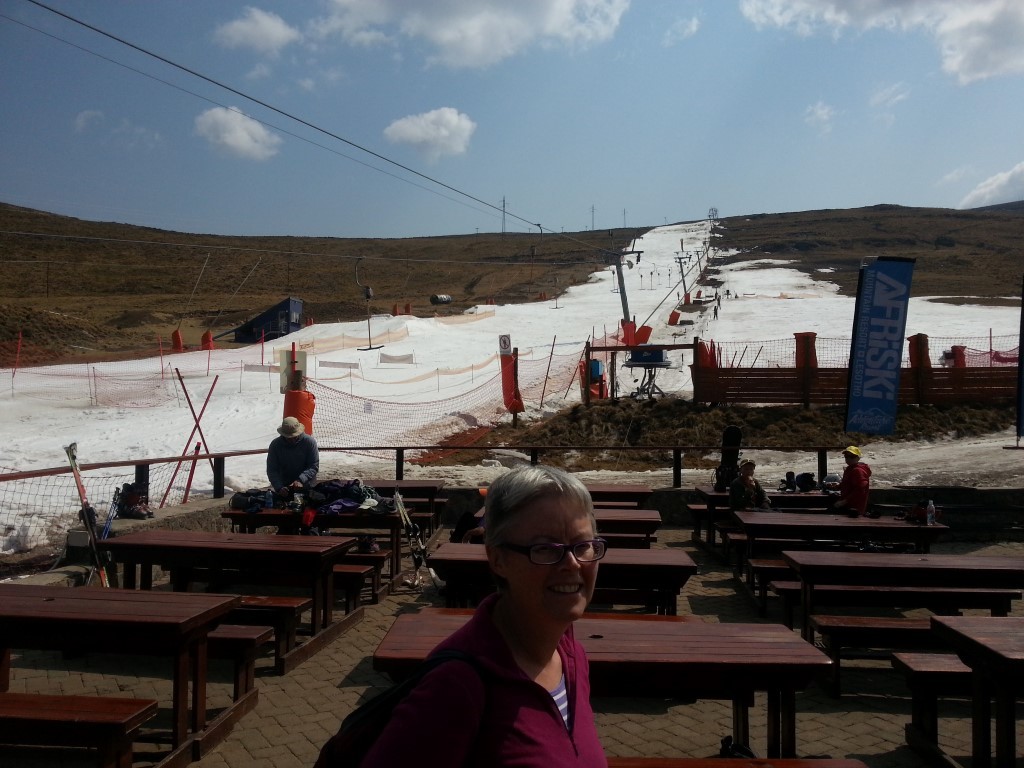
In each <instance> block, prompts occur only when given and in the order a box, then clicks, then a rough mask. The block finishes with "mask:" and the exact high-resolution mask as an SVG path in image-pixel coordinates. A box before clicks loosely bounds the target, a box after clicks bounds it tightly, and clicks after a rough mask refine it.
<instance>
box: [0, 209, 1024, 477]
mask: <svg viewBox="0 0 1024 768" xmlns="http://www.w3.org/2000/svg"><path fill="white" fill-rule="evenodd" d="M643 231H644V230H633V229H628V230H627V229H618V230H611V231H607V230H601V231H596V232H576V233H567V234H566V235H565V236H558V235H550V234H548V235H544V236H541V235H523V234H514V235H513V234H510V235H501V234H493V233H490V234H479V235H461V236H450V237H432V238H406V239H338V238H298V237H224V236H214V235H192V234H182V233H176V232H167V231H163V230H156V229H147V228H143V227H133V226H128V225H122V224H112V223H101V222H89V221H82V220H78V219H72V218H68V217H63V216H56V215H53V214H49V213H44V212H41V211H34V210H29V209H25V208H18V207H15V206H10V205H3V204H0V365H10V362H9V359H10V357H9V355H10V351H11V349H12V344H13V341H14V340H15V339H16V338H17V334H18V331H19V330H21V331H22V332H23V334H24V335H25V338H26V341H27V342H28V344H27V349H28V352H23V354H22V360H23V362H26V363H27V362H43V361H54V360H57V359H62V358H63V359H78V360H81V359H84V358H86V357H94V358H97V359H110V358H113V357H117V356H136V355H140V354H146V355H149V354H152V353H153V350H154V347H155V344H156V337H157V336H158V335H160V336H161V337H162V338H163V339H164V340H165V341H166V340H167V339H168V338H169V336H170V334H171V332H172V331H173V330H174V329H175V328H176V327H178V324H179V323H180V324H181V330H182V333H183V335H184V336H185V340H186V343H192V344H195V343H198V340H199V336H200V335H201V334H202V332H203V331H204V330H206V329H212V330H213V331H214V332H215V333H217V332H220V331H223V330H229V329H231V328H234V327H235V326H237V325H238V324H240V323H241V322H244V321H245V320H247V319H249V318H250V317H252V316H254V315H256V314H258V313H259V312H260V311H262V310H263V309H265V308H267V307H269V306H272V305H273V304H275V303H277V302H278V301H280V300H281V299H282V298H284V297H286V296H289V295H291V296H296V297H298V298H301V299H303V300H304V302H305V309H306V312H307V314H309V315H312V316H313V317H314V318H315V319H317V320H320V321H334V320H353V319H361V318H364V317H365V316H366V309H367V305H366V302H365V301H364V300H363V292H362V288H360V287H359V286H358V285H357V284H356V280H355V278H356V265H357V264H358V265H359V278H360V282H361V283H363V284H364V285H370V286H371V287H372V288H373V290H374V293H375V297H374V299H373V300H372V301H371V302H370V305H369V306H370V310H371V311H373V312H389V311H390V310H391V307H392V305H393V304H399V305H400V306H402V305H404V304H405V303H406V302H409V303H411V304H412V309H413V312H414V313H416V314H420V315H424V314H428V313H430V314H432V313H434V312H439V313H445V314H449V313H459V312H462V311H463V310H464V309H465V308H467V307H469V306H472V305H475V304H479V303H484V302H486V301H487V300H488V299H490V298H493V299H494V300H495V301H496V302H499V303H507V302H519V301H529V300H531V299H533V298H535V297H536V296H537V294H539V293H541V292H545V293H547V295H548V296H549V297H552V296H554V295H556V294H557V293H559V292H560V291H562V290H564V289H565V288H567V287H568V286H570V285H573V284H575V283H579V282H581V281H583V280H586V278H587V275H589V274H590V273H591V272H592V271H594V270H595V269H599V268H601V266H602V265H604V264H605V263H606V255H607V251H608V250H615V249H622V248H623V247H624V246H626V245H627V244H628V243H629V242H630V241H631V240H632V239H633V238H634V237H636V236H637V235H638V234H642V232H643ZM715 233H716V235H718V237H717V238H716V245H717V246H719V247H721V248H730V249H735V250H738V251H739V252H740V253H739V254H738V255H736V256H732V257H730V259H731V260H750V259H759V258H768V257H770V258H777V259H778V258H781V259H787V260H789V261H791V263H792V266H794V267H796V268H798V269H801V270H804V271H807V272H809V273H816V272H817V271H818V270H826V269H827V270H829V273H828V279H830V280H833V281H835V282H836V283H838V284H839V285H840V287H841V290H842V291H843V292H844V293H846V294H851V295H852V294H854V293H855V292H856V286H857V274H858V268H859V266H860V264H861V263H862V262H863V261H865V260H867V259H873V258H876V257H878V256H883V255H885V256H905V257H914V258H916V259H917V264H916V268H915V273H914V285H913V292H914V293H915V294H916V295H932V296H948V297H950V299H949V300H950V301H953V302H955V301H958V300H959V299H958V298H957V297H959V296H962V295H964V294H969V295H971V296H974V297H980V298H975V299H972V301H973V302H974V303H977V302H978V301H981V302H982V303H987V304H992V305H997V304H1001V305H1005V304H1017V303H1019V298H1017V297H1019V292H1020V287H1021V276H1022V270H1024V259H1022V258H1021V243H1022V242H1024V205H1021V204H1013V205H1008V206H995V207H992V208H988V209H979V210H976V211H955V210H947V209H921V208H903V207H900V206H895V205H878V206H873V207H870V208H859V209H852V210H822V211H805V212H801V213H782V214H756V215H749V216H735V217H730V218H726V219H723V220H721V222H719V225H718V227H717V228H716V230H715ZM208 254H209V261H208V262H207V255H208ZM204 264H205V265H206V266H205V269H204ZM819 276H821V275H819ZM434 293H445V294H449V295H451V296H452V297H453V299H454V301H453V303H452V304H451V305H447V306H441V307H434V306H432V305H431V304H430V303H429V297H430V295H431V294H434ZM5 349H6V351H7V354H5ZM1013 418H1014V413H1013V409H1012V408H970V407H967V408H944V409H940V408H906V409H902V410H901V413H900V415H899V418H898V420H897V434H896V435H895V438H896V439H922V438H928V437H930V436H938V435H955V436H969V435H975V434H984V433H987V432H992V431H995V430H999V429H1005V428H1006V427H1008V426H1010V425H1011V424H1012V423H1013ZM732 423H735V424H738V425H740V426H742V427H743V428H744V432H745V438H744V439H745V443H746V444H748V445H797V444H802V445H839V444H843V443H846V442H849V441H850V440H859V439H860V437H859V436H849V435H844V433H843V432H842V423H843V418H842V414H841V412H840V409H823V410H816V411H806V410H802V409H799V408H728V409H713V408H707V407H705V406H700V405H694V404H692V403H687V402H684V401H681V400H677V399H675V398H665V399H662V400H655V401H644V402H636V401H633V400H631V399H629V398H623V399H620V400H619V401H608V402H603V403H599V404H596V405H594V406H592V407H591V408H590V409H584V408H581V407H574V408H570V409H567V410H566V411H564V412H562V413H561V414H559V415H558V416H556V417H554V418H552V419H548V420H545V421H544V422H541V423H537V424H532V425H528V426H525V427H520V428H519V429H513V428H512V427H510V426H506V427H501V428H500V429H498V430H497V431H496V432H494V433H492V435H491V436H490V438H489V442H491V443H492V444H495V445H500V444H519V445H527V444H531V443H533V444H558V445H591V446H609V447H614V446H617V445H649V446H657V445H670V444H688V445H716V444H717V443H718V441H719V438H720V435H721V431H722V428H723V427H724V426H725V425H726V424H732ZM655 453H656V452H654V451H652V457H653V455H654V454H655ZM586 456H587V459H586V461H587V465H588V466H589V467H590V468H598V467H600V466H601V465H602V463H606V462H604V461H602V460H601V459H599V458H598V457H596V456H595V455H593V454H587V455H586ZM464 458H465V457H460V456H458V455H456V456H454V457H451V458H450V459H449V460H448V461H449V462H455V463H458V462H459V461H460V460H462V459H464ZM635 458H638V459H642V458H643V457H642V456H640V457H635ZM693 458H695V457H691V458H688V461H691V460H693ZM595 459H597V460H596V461H595ZM657 461H658V463H660V464H661V465H664V456H658V457H657ZM607 463H610V464H614V465H616V466H618V467H619V468H623V469H625V468H626V467H625V466H623V461H622V458H621V457H616V458H612V454H611V452H610V453H609V457H607Z"/></svg>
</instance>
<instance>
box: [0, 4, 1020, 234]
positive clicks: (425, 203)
mask: <svg viewBox="0 0 1024 768" xmlns="http://www.w3.org/2000/svg"><path fill="white" fill-rule="evenodd" d="M46 5H48V6H50V7H51V8H53V9H56V10H57V11H60V12H62V13H65V14H68V15H69V16H72V17H74V18H75V19H77V20H78V21H81V22H84V23H86V24H88V25H91V26H93V27H97V28H98V29H100V30H102V31H103V32H106V33H109V34H110V35H113V36H116V37H118V38H121V39H123V40H125V41H127V42H130V43H132V44H134V45H136V46H139V47H140V48H143V49H145V50H146V51H149V52H152V53H155V54H158V55H159V56H162V57H164V58H165V59H168V60H170V61H172V62H174V63H175V64H178V65H181V66H182V67H185V68H187V69H190V70H192V71H193V72H195V73H198V74H200V75H204V76H206V77H208V78H210V79H212V80H215V81H217V82H218V83H221V84H223V85H227V86H229V87H230V88H233V89H234V90H235V91H238V92H241V93H242V94H245V95H246V96H251V97H253V98H255V99H257V100H258V101H260V102H263V105H261V104H258V103H256V102H254V101H252V100H250V99H247V98H245V97H244V96H243V95H239V94H238V93H232V92H230V91H229V90H226V89H225V88H222V87H219V86H217V85H215V84H213V83H210V82H208V81H206V80H204V79H202V78H200V77H197V76H196V75H195V74H189V73H187V72H185V71H182V70H181V69H178V68H176V67H173V66H171V65H169V64H168V63H165V62H162V61H159V60H157V59H155V58H152V57H151V56H148V55H146V54H144V53H142V52H140V51H138V50H134V49H132V48H131V47H129V46H126V45H124V44H122V43H119V42H116V41H114V40H112V39H110V38H108V37H105V36H104V35H102V34H100V33H98V32H96V31H93V30H90V29H88V28H86V27H84V26H82V25H80V24H78V23H75V22H74V21H71V20H69V19H67V18H64V17H62V16H60V15H58V14H55V13H53V12H52V11H50V10H47V9H46V8H44V7H41V6H39V5H37V4H34V3H32V2H29V0H0V50H2V51H3V55H2V57H0V104H2V110H3V113H2V118H0V201H2V202H7V203H12V204H15V205H21V206H26V207H30V208H38V209H42V210H47V211H52V212H55V213H60V214H65V215H70V216H76V217H79V218H83V219H90V220H101V221H119V222H126V223H131V224H140V225H146V226H151V227H158V228H162V229H170V230H177V231H185V232H197V233H217V234H240V235H258V234H271V235H311V236H316V235H322V236H333V237H363V236H365V237H407V236H416V235H442V234H458V233H473V232H475V231H478V230H479V231H500V230H501V229H502V226H503V225H504V227H505V228H506V229H507V230H510V231H537V225H538V224H539V225H540V226H542V227H543V228H544V229H545V230H547V231H554V232H559V231H563V230H564V231H575V230H582V229H589V228H590V227H591V226H592V225H593V226H594V227H596V228H597V229H607V228H609V227H619V226H623V225H626V226H630V227H644V226H654V225H661V224H664V223H666V222H673V221H681V220H692V219H700V218H703V217H705V216H707V213H708V210H709V208H711V207H715V208H717V209H718V212H719V214H720V215H722V216H734V215H743V214H751V213H762V212H779V211H799V210H807V209H818V208H851V207H857V206H863V205H873V204H876V203H897V204H901V205H908V206H937V207H948V208H957V207H975V206H981V205H990V204H994V203H1000V202H1008V201H1012V200H1020V199H1024V130H1022V126H1024V2H1021V0H971V2H963V0H845V1H842V2H841V1H840V0H831V1H829V0H703V1H699V0H673V1H669V0H632V2H630V0H515V2H509V0H315V1H314V0H311V1H310V2H283V1H280V2H278V1H276V0H268V1H265V2H264V1H261V0H251V1H250V2H248V3H247V2H234V0H218V2H212V3H209V2H181V0H148V1H147V2H131V3H129V2H122V1H116V2H115V1H114V0H47V2H46ZM141 73H145V74H141ZM265 105H267V106H265ZM268 106H269V107H272V108H274V109H271V108H268ZM275 109H276V110H280V112H278V111H275ZM282 112H283V113H286V114H281V113H282ZM294 118H298V120H301V121H304V123H306V124H303V123H302V122H299V121H298V120H296V119H294ZM317 129H321V130H317ZM329 134H333V136H332V135H329ZM340 139H344V140H347V141H348V142H352V143H354V144H357V145H359V146H360V147H363V148H365V149H369V150H371V151H372V152H374V153H377V155H380V156H381V157H374V156H372V155H370V154H368V153H366V152H364V151H361V150H360V149H357V148H355V147H353V146H351V145H350V144H347V143H345V142H344V141H342V140H340ZM382 158H386V160H385V159H382ZM389 160H390V161H393V163H389V162H388V161H389ZM396 164H397V165H396ZM401 166H404V168H403V167H401ZM411 171H416V172H418V173H420V174H423V176H426V177H429V178H428V179H427V178H423V177H422V176H417V175H416V174H414V173H412V172H411ZM436 182H441V183H442V184H443V185H447V188H446V187H445V186H441V185H439V184H437V183H436ZM473 198H476V199H475V200H474V199H473ZM503 200H504V205H505V208H506V211H507V214H506V215H505V216H504V218H503V216H502V213H501V209H502V205H503V202H502V201H503ZM481 201H482V202H481ZM503 222H504V223H503Z"/></svg>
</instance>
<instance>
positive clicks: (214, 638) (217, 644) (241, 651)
mask: <svg viewBox="0 0 1024 768" xmlns="http://www.w3.org/2000/svg"><path fill="white" fill-rule="evenodd" d="M273 639H274V628H273V627H265V626H257V625H243V624H221V625H220V626H218V627H217V628H216V629H214V630H213V631H212V632H210V634H209V635H207V645H206V652H207V654H208V655H209V657H210V658H211V659H228V660H230V661H231V662H232V664H233V665H234V674H233V680H232V683H233V691H232V698H233V699H234V701H235V702H236V703H238V702H240V701H241V700H242V699H243V698H244V697H246V696H249V695H251V696H252V697H253V702H252V704H253V705H255V697H256V695H257V693H258V692H257V690H256V654H257V653H258V652H259V649H260V646H261V645H264V644H266V643H269V642H270V641H271V640H273Z"/></svg>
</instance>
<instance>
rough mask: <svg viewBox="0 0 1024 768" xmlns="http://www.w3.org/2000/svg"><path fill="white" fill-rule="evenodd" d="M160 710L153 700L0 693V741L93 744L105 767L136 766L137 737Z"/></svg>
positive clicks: (99, 763)
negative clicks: (134, 756)
mask: <svg viewBox="0 0 1024 768" xmlns="http://www.w3.org/2000/svg"><path fill="white" fill-rule="evenodd" d="M157 710H158V706H157V702H155V701H152V700H150V699H128V698H113V697H107V696H50V695H44V694H38V693H0V743H3V744H26V745H32V746H44V747H49V746H64V747H87V748H90V749H95V750H96V751H97V759H96V764H97V765H98V766H99V767H100V768H131V765H132V738H133V736H134V734H135V732H136V731H137V730H138V729H139V728H140V727H141V726H142V725H143V724H144V723H145V722H146V721H148V720H150V719H152V718H154V717H156V714H157ZM9 764H10V765H13V763H9Z"/></svg>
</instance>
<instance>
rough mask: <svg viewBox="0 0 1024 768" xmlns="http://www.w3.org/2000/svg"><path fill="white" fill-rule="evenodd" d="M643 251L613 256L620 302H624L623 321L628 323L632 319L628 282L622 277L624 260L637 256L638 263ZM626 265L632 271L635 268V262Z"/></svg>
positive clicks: (628, 262)
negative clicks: (626, 257) (627, 257)
mask: <svg viewBox="0 0 1024 768" xmlns="http://www.w3.org/2000/svg"><path fill="white" fill-rule="evenodd" d="M642 253H643V251H622V252H621V253H613V254H611V257H610V259H611V261H612V266H614V267H615V276H616V277H617V278H618V281H619V300H620V301H621V302H622V320H623V322H626V323H628V322H629V321H630V320H631V319H632V318H631V317H630V314H629V301H628V300H627V299H626V280H625V278H624V277H623V275H622V259H623V257H625V256H636V260H637V262H639V261H640V254H642ZM626 264H627V265H628V266H629V268H630V269H632V268H633V262H632V261H627V262H626Z"/></svg>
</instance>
